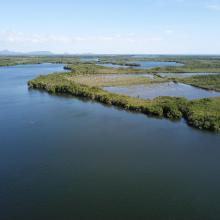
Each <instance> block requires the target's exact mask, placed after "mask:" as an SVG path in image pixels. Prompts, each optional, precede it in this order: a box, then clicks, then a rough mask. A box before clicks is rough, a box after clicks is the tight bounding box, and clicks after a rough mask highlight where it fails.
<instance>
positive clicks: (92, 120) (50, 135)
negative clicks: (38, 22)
mask: <svg viewBox="0 0 220 220" xmlns="http://www.w3.org/2000/svg"><path fill="white" fill-rule="evenodd" d="M62 68H63V66H62V65H51V64H43V65H28V66H23V65H21V66H15V67H1V68H0V177H1V178H0V207H1V208H0V217H1V219H2V220H12V219H22V220H30V219H31V220H35V219H36V220H39V219H53V220H61V219H62V220H69V219H76V220H78V219H80V220H88V219H89V220H93V219H94V220H98V219H105V220H117V219H118V220H121V219H126V220H134V219H161V220H164V219H178V220H183V219H219V218H220V209H219V204H220V188H219V185H220V175H219V173H220V159H219V158H220V147H219V143H220V135H218V134H212V133H209V132H201V131H198V130H194V129H192V128H190V127H188V126H187V125H186V124H185V122H184V121H181V122H178V123H173V122H170V121H167V120H159V119H153V118H148V117H146V116H144V115H140V114H132V113H129V112H125V111H121V110H118V109H116V108H112V107H106V106H103V105H100V104H97V103H92V102H85V101H82V100H79V99H75V98H71V97H62V96H51V95H49V94H47V93H44V92H40V91H36V90H28V88H27V85H26V82H27V81H28V80H30V79H32V78H34V77H36V76H37V75H38V74H47V73H49V72H53V71H62V70H63V69H62Z"/></svg>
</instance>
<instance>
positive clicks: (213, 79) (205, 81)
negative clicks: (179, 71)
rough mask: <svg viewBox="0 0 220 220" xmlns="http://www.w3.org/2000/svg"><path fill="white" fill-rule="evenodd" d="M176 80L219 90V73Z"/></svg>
mask: <svg viewBox="0 0 220 220" xmlns="http://www.w3.org/2000/svg"><path fill="white" fill-rule="evenodd" d="M178 81H180V82H183V83H186V84H190V85H193V86H196V87H199V88H203V89H209V90H215V91H218V92H220V74H219V75H206V76H193V77H189V78H183V79H179V80H178Z"/></svg>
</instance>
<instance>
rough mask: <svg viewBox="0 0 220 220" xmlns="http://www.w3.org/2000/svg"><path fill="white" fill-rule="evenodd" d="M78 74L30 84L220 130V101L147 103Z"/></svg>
mask: <svg viewBox="0 0 220 220" xmlns="http://www.w3.org/2000/svg"><path fill="white" fill-rule="evenodd" d="M74 75H75V73H59V74H50V75H48V76H39V77H38V78H36V79H34V80H31V81H29V82H28V85H29V87H30V88H35V89H43V90H46V91H48V92H49V93H54V94H70V95H73V96H77V97H84V98H87V99H90V100H94V101H98V102H100V103H103V104H107V105H113V106H117V107H120V108H123V109H126V110H130V111H135V112H141V113H144V114H147V115H152V116H157V117H166V118H169V119H171V120H178V119H181V118H182V117H185V118H186V120H187V121H188V123H189V124H190V125H191V126H193V127H196V128H199V129H207V130H212V131H220V105H219V104H220V98H210V99H202V100H196V101H188V100H186V99H184V98H175V97H158V98H156V99H154V100H143V99H138V98H132V97H129V96H124V95H118V94H114V93H109V92H106V91H104V90H102V89H101V88H98V87H91V86H87V85H82V84H79V83H76V82H75V81H74ZM69 78H71V80H69Z"/></svg>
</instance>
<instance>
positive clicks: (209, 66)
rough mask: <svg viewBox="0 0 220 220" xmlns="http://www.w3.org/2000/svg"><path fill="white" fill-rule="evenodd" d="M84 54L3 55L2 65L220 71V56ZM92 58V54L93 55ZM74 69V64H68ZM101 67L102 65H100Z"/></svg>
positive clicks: (163, 70)
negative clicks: (148, 64)
mask: <svg viewBox="0 0 220 220" xmlns="http://www.w3.org/2000/svg"><path fill="white" fill-rule="evenodd" d="M83 57H84V56H48V57H43V56H42V57H3V56H2V57H1V56H0V66H8V65H17V64H36V63H48V62H49V63H63V64H77V63H78V64H80V63H81V64H82V63H88V64H91V65H95V64H96V63H112V64H117V65H122V66H130V68H120V69H112V68H105V67H104V68H103V69H102V70H101V71H102V73H161V72H164V73H167V72H169V73H185V72H216V73H220V56H149V57H141V56H140V57H137V56H131V55H120V56H119V55H118V56H104V55H103V56H94V57H95V58H98V59H99V60H98V61H94V60H91V61H81V58H83ZM91 58H92V56H91ZM137 61H155V62H156V61H164V62H170V61H172V62H177V63H182V64H184V66H176V67H175V66H172V67H171V66H170V67H169V66H168V67H156V68H151V69H141V68H140V69H136V68H132V66H135V67H137V66H139V65H138V64H136V63H135V62H137ZM68 68H70V69H74V67H73V66H68ZM100 69H101V67H100Z"/></svg>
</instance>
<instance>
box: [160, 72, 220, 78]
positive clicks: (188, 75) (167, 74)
mask: <svg viewBox="0 0 220 220" xmlns="http://www.w3.org/2000/svg"><path fill="white" fill-rule="evenodd" d="M219 74H220V73H159V74H158V75H159V76H162V77H177V78H185V77H191V76H208V75H219Z"/></svg>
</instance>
